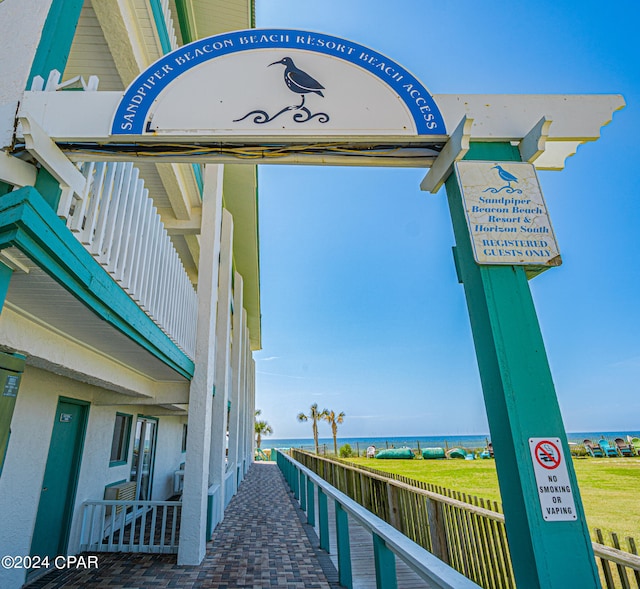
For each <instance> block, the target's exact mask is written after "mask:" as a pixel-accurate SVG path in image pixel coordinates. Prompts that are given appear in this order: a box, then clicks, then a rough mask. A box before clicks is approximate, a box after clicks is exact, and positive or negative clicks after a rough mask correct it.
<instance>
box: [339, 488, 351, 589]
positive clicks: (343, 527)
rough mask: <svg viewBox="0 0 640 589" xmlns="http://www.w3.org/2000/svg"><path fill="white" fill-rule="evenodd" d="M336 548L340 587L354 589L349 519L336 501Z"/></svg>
mask: <svg viewBox="0 0 640 589" xmlns="http://www.w3.org/2000/svg"><path fill="white" fill-rule="evenodd" d="M335 506H336V546H337V548H338V580H339V581H340V585H342V586H343V587H346V588H347V589H353V578H352V574H351V543H350V540H349V517H348V515H347V512H346V511H345V510H344V509H343V508H342V505H340V503H339V502H338V501H336V504H335Z"/></svg>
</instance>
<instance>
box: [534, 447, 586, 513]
mask: <svg viewBox="0 0 640 589" xmlns="http://www.w3.org/2000/svg"><path fill="white" fill-rule="evenodd" d="M529 448H530V450H531V461H532V463H533V471H534V473H535V475H536V484H537V491H538V497H539V498H540V508H541V510H542V517H543V518H544V520H545V521H548V522H551V521H573V520H576V519H577V518H578V515H577V513H576V504H575V501H574V499H573V489H572V488H571V482H570V481H569V472H568V471H567V464H566V462H565V460H564V455H563V451H562V444H561V442H560V439H559V438H529Z"/></svg>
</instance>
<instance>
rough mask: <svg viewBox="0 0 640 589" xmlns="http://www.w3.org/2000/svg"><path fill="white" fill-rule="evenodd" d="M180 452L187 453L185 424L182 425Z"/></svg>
mask: <svg viewBox="0 0 640 589" xmlns="http://www.w3.org/2000/svg"><path fill="white" fill-rule="evenodd" d="M182 451H183V452H186V451H187V424H186V423H183V424H182Z"/></svg>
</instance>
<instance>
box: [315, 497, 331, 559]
mask: <svg viewBox="0 0 640 589" xmlns="http://www.w3.org/2000/svg"><path fill="white" fill-rule="evenodd" d="M318 527H319V528H320V548H322V550H326V551H327V552H329V508H328V506H327V496H326V494H325V492H324V491H323V490H322V489H321V488H320V487H318Z"/></svg>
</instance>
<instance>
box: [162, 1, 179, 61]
mask: <svg viewBox="0 0 640 589" xmlns="http://www.w3.org/2000/svg"><path fill="white" fill-rule="evenodd" d="M160 6H161V8H162V17H163V18H164V24H165V26H166V27H167V34H168V36H169V44H170V45H171V51H173V50H174V49H177V48H178V40H177V38H176V29H175V27H174V26H173V18H172V16H171V8H170V7H169V0H160Z"/></svg>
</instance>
